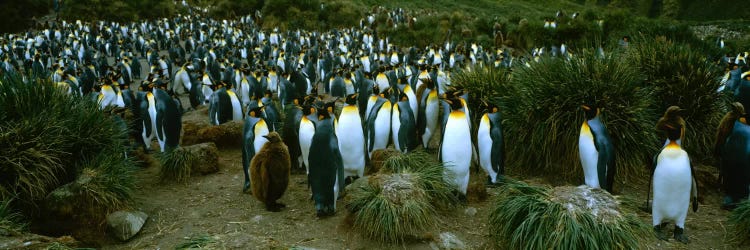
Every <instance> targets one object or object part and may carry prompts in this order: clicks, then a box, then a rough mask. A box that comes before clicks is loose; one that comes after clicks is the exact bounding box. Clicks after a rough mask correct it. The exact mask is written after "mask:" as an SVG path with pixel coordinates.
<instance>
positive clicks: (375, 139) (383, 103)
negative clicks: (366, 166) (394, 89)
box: [367, 89, 392, 156]
mask: <svg viewBox="0 0 750 250" xmlns="http://www.w3.org/2000/svg"><path fill="white" fill-rule="evenodd" d="M389 92H391V90H390V89H386V90H385V91H383V92H381V94H380V96H378V97H377V100H376V101H375V103H374V104H373V105H372V108H371V109H370V114H369V115H368V116H367V152H368V153H369V156H372V152H373V151H375V150H378V149H384V148H386V147H387V146H388V139H390V134H391V108H392V104H391V101H390V100H389V99H388V98H386V95H387V94H389ZM368 106H369V104H368Z"/></svg>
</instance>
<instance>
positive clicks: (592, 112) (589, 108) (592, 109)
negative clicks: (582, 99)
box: [581, 104, 600, 120]
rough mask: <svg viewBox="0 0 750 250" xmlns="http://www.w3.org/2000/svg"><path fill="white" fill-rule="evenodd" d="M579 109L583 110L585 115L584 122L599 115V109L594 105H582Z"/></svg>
mask: <svg viewBox="0 0 750 250" xmlns="http://www.w3.org/2000/svg"><path fill="white" fill-rule="evenodd" d="M581 109H583V112H584V114H585V115H586V120H591V119H594V117H596V116H598V115H599V113H600V110H599V107H597V106H596V104H583V105H581Z"/></svg>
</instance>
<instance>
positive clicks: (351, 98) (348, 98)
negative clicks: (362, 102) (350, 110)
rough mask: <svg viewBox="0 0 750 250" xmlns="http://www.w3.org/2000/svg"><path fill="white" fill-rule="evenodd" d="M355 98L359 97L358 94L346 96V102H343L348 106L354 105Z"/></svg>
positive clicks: (355, 102)
mask: <svg viewBox="0 0 750 250" xmlns="http://www.w3.org/2000/svg"><path fill="white" fill-rule="evenodd" d="M357 96H359V93H354V94H351V95H347V96H346V100H345V101H344V102H345V103H346V104H349V105H356V104H357V101H358V100H357Z"/></svg>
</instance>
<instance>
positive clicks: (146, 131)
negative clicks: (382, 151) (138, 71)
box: [138, 81, 156, 152]
mask: <svg viewBox="0 0 750 250" xmlns="http://www.w3.org/2000/svg"><path fill="white" fill-rule="evenodd" d="M140 89H141V90H142V91H144V92H145V94H144V96H143V98H141V99H140V105H139V112H138V113H139V114H140V116H141V117H140V118H141V119H140V120H141V121H142V122H143V127H141V128H142V132H141V137H142V138H143V145H144V148H145V150H146V152H148V151H150V150H151V142H152V141H153V140H154V137H156V99H155V98H154V93H153V92H152V89H153V84H152V83H149V82H146V81H144V82H143V84H142V85H141V87H140Z"/></svg>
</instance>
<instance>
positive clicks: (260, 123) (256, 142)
mask: <svg viewBox="0 0 750 250" xmlns="http://www.w3.org/2000/svg"><path fill="white" fill-rule="evenodd" d="M262 109H263V107H255V108H253V109H251V110H250V111H249V112H248V114H247V118H245V126H244V127H243V129H242V169H243V170H244V171H245V185H244V186H243V187H242V191H243V192H247V191H248V190H250V173H249V172H248V169H249V168H250V162H251V161H252V160H253V157H254V156H255V153H256V152H259V151H260V148H261V147H263V144H265V143H266V142H267V141H268V140H267V139H266V138H265V137H263V136H264V135H268V132H269V131H268V125H267V124H266V121H265V120H263V118H262V117H261V113H262V112H263V110H262Z"/></svg>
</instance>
